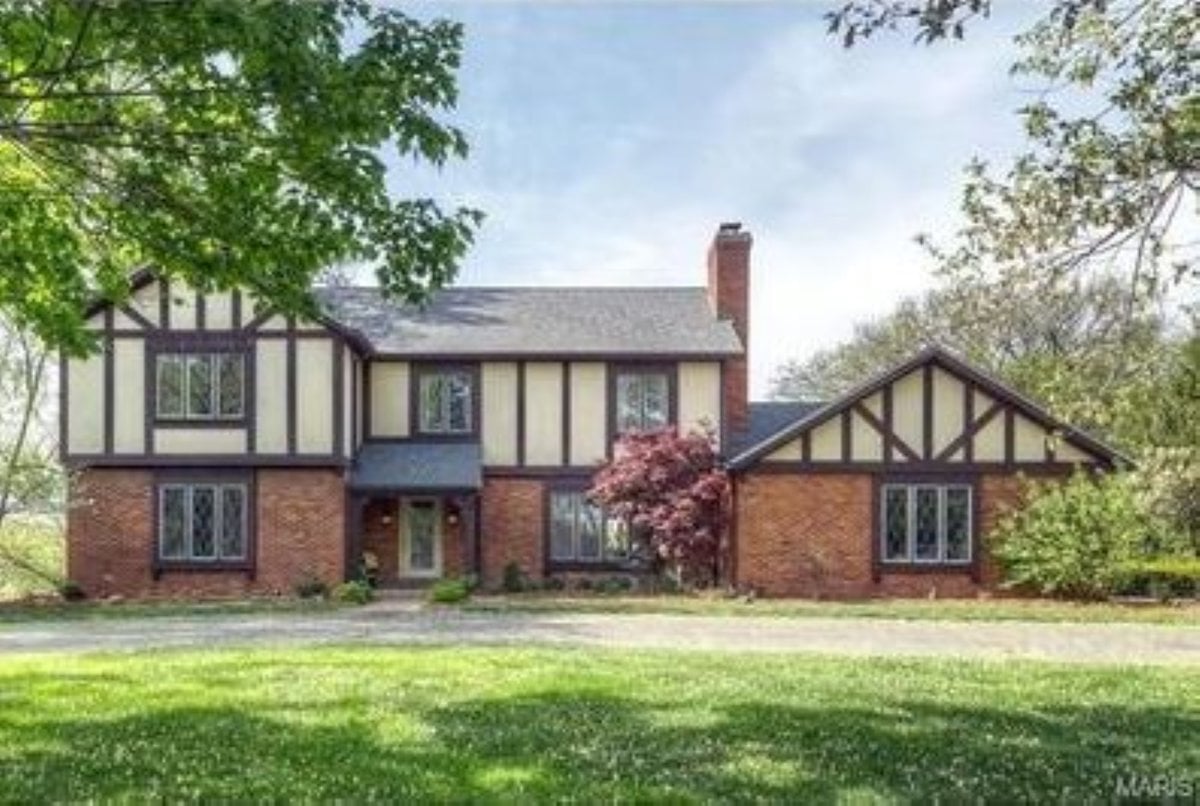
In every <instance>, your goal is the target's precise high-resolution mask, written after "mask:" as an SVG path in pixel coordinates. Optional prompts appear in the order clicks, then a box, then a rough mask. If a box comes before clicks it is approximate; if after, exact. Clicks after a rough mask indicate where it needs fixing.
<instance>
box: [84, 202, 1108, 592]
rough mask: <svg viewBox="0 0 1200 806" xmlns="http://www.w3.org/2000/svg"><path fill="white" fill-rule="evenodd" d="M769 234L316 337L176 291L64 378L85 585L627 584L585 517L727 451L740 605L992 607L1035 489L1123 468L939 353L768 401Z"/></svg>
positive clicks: (593, 519) (249, 303)
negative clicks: (693, 268) (697, 268)
mask: <svg viewBox="0 0 1200 806" xmlns="http://www.w3.org/2000/svg"><path fill="white" fill-rule="evenodd" d="M750 246H751V238H750V235H749V234H748V233H747V232H745V231H743V230H742V229H741V228H740V226H739V225H737V224H724V225H722V226H721V227H720V228H719V229H718V231H717V234H716V236H715V238H714V241H713V243H712V245H711V247H710V249H709V254H708V277H707V284H706V285H705V286H704V287H695V288H451V289H446V290H443V291H440V292H437V293H436V294H435V295H434V297H433V299H432V300H431V302H430V303H429V304H427V305H426V306H424V307H419V308H418V307H412V306H408V305H403V304H400V303H398V302H393V301H390V300H387V299H384V298H383V297H382V296H381V295H380V293H379V292H378V290H376V289H372V288H322V289H318V290H316V291H315V292H314V293H315V294H316V296H317V299H318V302H319V303H320V308H321V310H322V311H323V314H322V316H321V317H320V318H319V319H318V320H316V321H298V320H296V319H294V318H289V317H285V316H283V315H280V314H278V313H276V312H274V311H272V310H271V309H270V308H266V307H263V306H261V305H259V304H257V303H256V301H255V300H254V299H252V298H250V297H249V296H248V295H245V294H242V293H239V292H238V291H233V292H225V293H212V294H199V293H196V292H195V291H193V290H191V289H186V288H179V287H177V286H176V285H174V284H171V283H169V282H168V281H166V280H163V279H160V278H158V277H156V276H155V275H154V273H153V272H150V271H143V272H139V273H138V274H136V275H135V276H134V277H133V281H132V284H133V293H132V295H131V297H130V298H129V300H128V302H127V303H125V304H122V305H119V306H113V305H109V304H103V303H97V304H96V305H95V306H93V308H92V309H90V310H89V312H88V315H89V323H90V326H91V327H93V328H95V329H96V330H97V331H98V333H99V336H100V339H101V342H102V344H103V349H102V350H101V351H100V352H98V353H96V354H95V355H93V356H91V357H89V358H86V359H76V358H64V359H63V361H62V384H61V386H62V414H61V417H62V435H61V436H62V439H61V442H62V454H63V461H64V462H65V463H66V464H67V465H68V466H69V467H70V468H71V469H72V471H74V472H73V474H72V496H71V507H70V510H69V516H68V575H69V576H70V578H71V579H72V580H74V581H76V582H77V583H78V584H79V585H80V586H81V587H82V588H83V590H84V591H85V592H87V593H88V594H89V595H94V596H105V595H114V594H119V595H124V596H134V597H154V596H182V595H187V596H192V595H195V596H213V595H239V594H244V593H290V592H291V591H292V590H293V589H294V588H295V586H296V585H298V584H300V583H302V582H306V581H310V580H321V581H323V582H326V583H328V584H332V583H336V582H339V581H341V580H343V579H348V578H352V577H354V576H356V575H357V574H358V573H360V570H361V568H362V566H363V563H364V559H369V560H371V564H372V565H373V566H374V567H375V568H376V569H377V574H378V578H379V580H380V582H381V583H382V584H395V585H404V584H418V583H420V582H422V581H428V580H430V579H434V578H438V577H444V576H457V575H463V574H477V575H479V576H480V577H481V578H482V580H483V581H484V583H485V584H488V585H495V584H497V583H498V582H499V581H500V580H501V578H502V576H503V574H504V569H505V568H506V567H507V566H509V565H510V564H513V563H515V564H516V565H517V566H519V567H520V568H521V569H522V571H523V572H524V573H526V574H528V575H529V576H531V577H533V578H539V577H543V576H546V575H555V574H567V573H569V574H572V575H579V574H587V573H593V572H594V573H602V574H613V573H623V572H627V571H628V570H629V569H630V567H631V566H630V557H629V534H628V530H627V529H626V528H625V526H624V524H623V523H622V522H620V521H618V520H615V519H611V518H606V517H605V516H604V513H603V512H601V511H600V510H599V509H598V508H597V507H595V506H594V505H592V504H591V503H590V502H589V501H588V500H587V498H586V496H585V495H584V491H585V490H586V488H587V486H588V484H589V480H590V478H591V475H592V473H593V472H594V471H595V469H596V467H597V466H598V465H599V464H600V463H601V462H603V461H604V460H605V459H606V458H609V457H610V456H611V454H612V449H613V444H614V439H615V438H616V436H617V435H618V434H620V433H622V432H624V431H627V430H630V429H647V428H656V427H661V426H666V425H676V426H678V427H679V428H681V429H694V428H707V429H710V430H711V431H712V433H713V435H714V438H715V439H716V440H717V444H718V447H719V448H720V450H721V453H722V455H723V456H724V457H725V459H726V461H727V463H728V467H729V469H730V471H731V474H732V477H733V481H734V518H733V525H732V527H731V535H730V541H731V546H732V557H731V562H730V564H729V574H730V579H729V580H728V581H729V582H731V583H735V584H738V585H743V586H753V587H755V588H757V589H759V590H761V591H763V592H765V593H767V594H777V595H814V594H819V595H832V596H871V595H878V594H920V595H924V594H927V593H930V592H936V593H938V594H942V595H970V594H972V593H974V592H976V591H978V590H979V589H981V588H983V587H986V586H987V585H989V584H991V583H992V582H993V581H994V578H995V572H994V570H993V569H992V568H991V566H990V563H989V561H988V558H987V556H986V551H985V550H984V544H983V541H982V538H983V536H984V535H985V533H986V532H987V530H988V529H989V528H990V526H991V525H992V524H993V523H994V521H995V518H996V517H997V514H998V513H999V512H1000V511H1001V509H1002V508H1003V507H1004V506H1006V505H1011V504H1012V503H1014V502H1015V500H1016V497H1017V491H1018V479H1019V474H1022V473H1023V474H1026V475H1061V474H1065V473H1069V472H1071V470H1072V469H1073V468H1076V467H1081V466H1082V467H1094V468H1108V467H1112V466H1114V465H1116V464H1118V463H1120V462H1121V461H1122V459H1121V457H1120V456H1119V455H1118V454H1117V453H1115V452H1114V451H1113V450H1112V449H1110V448H1108V447H1106V446H1104V445H1103V444H1101V443H1099V442H1097V441H1096V440H1094V439H1092V438H1090V437H1088V436H1087V435H1086V434H1083V433H1081V432H1079V431H1077V430H1075V429H1072V428H1070V427H1069V426H1067V425H1065V424H1063V423H1060V422H1058V421H1056V420H1055V419H1053V418H1052V417H1050V416H1049V415H1048V414H1046V412H1045V411H1043V410H1042V409H1041V408H1039V407H1038V406H1037V405H1036V404H1034V403H1033V402H1031V401H1029V400H1027V399H1025V398H1024V397H1022V396H1021V395H1019V394H1017V393H1016V392H1014V391H1013V390H1011V389H1008V388H1006V387H1004V386H1003V385H1001V384H999V383H998V382H996V381H995V380H993V379H991V378H989V377H986V376H985V375H983V374H981V373H979V372H977V371H975V370H973V369H972V368H971V367H969V366H967V365H966V364H965V363H963V362H962V361H961V360H959V359H957V358H956V357H954V356H953V355H951V354H949V353H947V352H945V351H943V350H940V349H937V348H928V349H925V350H923V351H921V352H920V353H918V354H916V355H915V356H914V358H913V359H911V360H910V361H908V362H906V363H904V364H903V365H901V366H899V367H896V368H895V369H894V370H893V371H891V372H888V373H886V374H885V375H883V376H881V377H879V378H877V379H875V380H874V381H872V382H871V383H868V384H866V385H865V386H863V387H861V388H859V389H855V390H852V391H850V392H848V393H847V394H846V395H845V396H843V397H842V398H839V399H838V400H835V401H832V402H829V403H824V404H818V403H749V402H748V401H747V360H746V357H747V346H748V343H749V333H750V309H749V283H750Z"/></svg>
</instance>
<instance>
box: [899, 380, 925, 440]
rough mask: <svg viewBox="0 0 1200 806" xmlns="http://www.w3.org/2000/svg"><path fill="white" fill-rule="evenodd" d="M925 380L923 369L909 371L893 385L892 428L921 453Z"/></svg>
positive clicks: (923, 429)
mask: <svg viewBox="0 0 1200 806" xmlns="http://www.w3.org/2000/svg"><path fill="white" fill-rule="evenodd" d="M924 389H925V382H924V379H923V377H922V371H921V370H920V369H917V370H915V371H913V372H910V373H908V374H907V375H905V376H904V377H903V378H901V379H900V380H898V381H896V382H895V383H894V384H893V385H892V428H893V429H894V430H895V433H896V435H897V436H898V437H900V439H902V440H904V442H905V443H906V444H907V445H908V447H910V448H912V449H913V450H914V451H916V452H917V454H918V455H919V454H920V453H921V448H922V446H923V445H924V444H925V391H924Z"/></svg>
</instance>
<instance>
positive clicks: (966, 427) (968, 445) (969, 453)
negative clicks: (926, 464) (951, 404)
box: [939, 380, 975, 463]
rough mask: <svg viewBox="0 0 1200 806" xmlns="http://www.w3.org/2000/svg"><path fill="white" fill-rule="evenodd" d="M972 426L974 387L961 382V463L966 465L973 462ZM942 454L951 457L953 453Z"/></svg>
mask: <svg viewBox="0 0 1200 806" xmlns="http://www.w3.org/2000/svg"><path fill="white" fill-rule="evenodd" d="M974 425H975V385H974V384H972V383H971V382H970V381H967V380H964V381H963V436H965V437H966V439H964V440H963V444H962V451H963V461H964V462H968V463H970V462H973V461H975V433H974V432H972V431H971V429H972V428H973V427H974ZM953 444H954V443H953V442H951V445H953ZM942 454H943V455H944V456H952V455H953V454H954V451H950V453H949V454H946V452H945V451H942ZM939 458H941V457H939Z"/></svg>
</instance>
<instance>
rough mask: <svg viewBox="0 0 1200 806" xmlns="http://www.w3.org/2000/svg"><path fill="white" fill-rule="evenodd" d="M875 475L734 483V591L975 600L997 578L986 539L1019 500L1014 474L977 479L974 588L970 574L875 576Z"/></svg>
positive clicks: (751, 475)
mask: <svg viewBox="0 0 1200 806" xmlns="http://www.w3.org/2000/svg"><path fill="white" fill-rule="evenodd" d="M874 486H875V477H874V476H872V475H871V474H867V473H828V474H826V473H791V474H788V473H771V472H762V471H759V472H754V471H751V472H748V473H745V474H742V475H740V476H738V478H737V481H736V495H735V507H736V515H735V517H736V523H737V535H736V540H735V544H734V574H735V577H736V582H737V583H738V584H739V585H745V586H749V587H753V588H755V589H756V590H759V591H761V592H762V593H764V594H766V595H771V596H813V597H830V598H866V597H872V596H946V597H966V596H974V595H977V594H979V593H980V592H982V591H985V590H988V589H990V588H992V587H994V586H995V583H996V581H997V579H998V572H997V569H996V568H995V565H994V563H993V562H992V561H991V558H990V557H989V555H988V552H987V551H986V542H987V540H986V535H987V533H988V532H989V531H990V530H991V528H992V527H993V526H994V525H995V523H996V521H997V519H998V517H999V516H1000V514H1001V513H1002V512H1003V511H1004V509H1005V508H1007V507H1011V506H1014V505H1015V504H1016V503H1017V502H1018V501H1019V497H1020V480H1019V479H1018V478H1017V477H1016V476H1013V475H988V476H983V477H980V478H979V480H978V483H977V484H976V487H975V494H976V496H978V499H979V500H978V512H979V521H980V522H979V524H978V525H977V531H978V532H979V535H980V540H979V541H978V542H979V545H980V546H981V547H982V548H981V549H980V550H979V569H978V577H979V581H978V582H977V581H976V580H975V579H973V578H972V574H971V572H970V571H969V570H966V569H964V570H962V571H957V570H952V571H936V572H921V573H913V572H902V571H892V572H888V571H883V572H881V573H880V574H879V576H878V578H876V575H875V571H874V565H873V559H872V557H873V555H872V549H873V541H874V540H876V539H877V536H876V534H875V531H876V525H875V519H874V509H875V500H874V494H875V493H874Z"/></svg>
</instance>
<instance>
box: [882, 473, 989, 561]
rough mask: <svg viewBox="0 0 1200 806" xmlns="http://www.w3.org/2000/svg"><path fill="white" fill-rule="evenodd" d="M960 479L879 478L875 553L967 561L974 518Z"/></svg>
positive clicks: (890, 557) (906, 558)
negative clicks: (885, 480)
mask: <svg viewBox="0 0 1200 806" xmlns="http://www.w3.org/2000/svg"><path fill="white" fill-rule="evenodd" d="M971 495H972V491H971V487H969V486H968V485H965V484H885V485H883V487H882V495H881V497H880V502H879V506H880V514H879V520H880V532H881V533H880V535H879V541H880V547H879V550H880V556H881V557H882V559H883V561H884V562H885V563H908V562H917V563H925V564H930V563H952V564H964V563H969V562H970V561H971V541H972V529H973V528H974V524H973V522H972V516H971Z"/></svg>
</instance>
